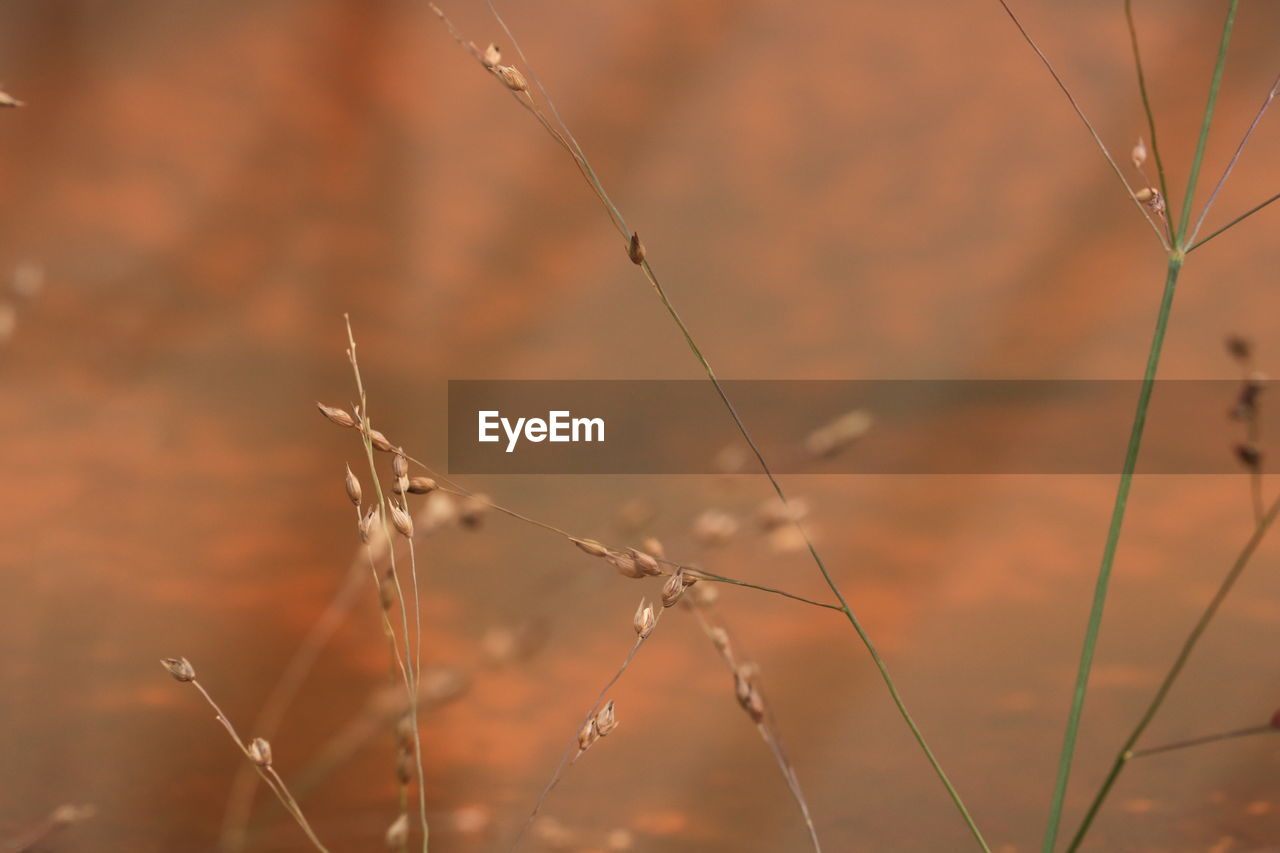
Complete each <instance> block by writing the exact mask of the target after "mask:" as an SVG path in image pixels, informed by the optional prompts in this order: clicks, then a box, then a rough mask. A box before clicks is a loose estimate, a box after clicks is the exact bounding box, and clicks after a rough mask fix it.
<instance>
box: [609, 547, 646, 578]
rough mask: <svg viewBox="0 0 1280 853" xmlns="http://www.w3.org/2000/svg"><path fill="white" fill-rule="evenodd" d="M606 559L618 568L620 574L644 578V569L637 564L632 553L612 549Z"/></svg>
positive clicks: (626, 576)
mask: <svg viewBox="0 0 1280 853" xmlns="http://www.w3.org/2000/svg"><path fill="white" fill-rule="evenodd" d="M605 559H606V560H608V561H609V565H611V566H613V567H614V568H615V569H617V570H618V574H620V575H622V576H623V577H624V578H642V577H644V569H642V568H640V566H638V565H636V561H635V560H634V559H633V558H632V557H631V555H630V554H624V553H622V552H621V551H610V552H609V553H608V554H607V555H605Z"/></svg>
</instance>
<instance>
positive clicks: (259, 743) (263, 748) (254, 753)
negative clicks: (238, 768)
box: [248, 737, 271, 767]
mask: <svg viewBox="0 0 1280 853" xmlns="http://www.w3.org/2000/svg"><path fill="white" fill-rule="evenodd" d="M248 752H249V760H250V761H252V762H253V763H254V764H256V765H258V766H259V767H270V766H271V744H270V743H268V742H267V739H266V738H261V737H256V738H254V739H253V740H251V741H249V749H248Z"/></svg>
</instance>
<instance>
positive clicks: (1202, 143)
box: [1174, 0, 1240, 249]
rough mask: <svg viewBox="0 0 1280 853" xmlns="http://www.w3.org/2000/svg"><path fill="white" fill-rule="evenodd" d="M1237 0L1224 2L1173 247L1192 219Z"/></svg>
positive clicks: (1181, 242) (1181, 243)
mask: <svg viewBox="0 0 1280 853" xmlns="http://www.w3.org/2000/svg"><path fill="white" fill-rule="evenodd" d="M1239 6H1240V0H1230V2H1229V3H1228V5H1227V20H1226V22H1225V23H1224V24H1223V25H1222V40H1221V41H1220V42H1219V43H1218V58H1217V60H1216V61H1215V62H1214V64H1213V78H1212V79H1211V80H1210V81H1209V100H1208V102H1207V103H1206V104H1205V107H1204V120H1203V121H1202V122H1201V123H1200V138H1199V139H1198V140H1197V141H1196V153H1195V155H1194V156H1193V157H1192V158H1191V169H1190V172H1189V173H1188V177H1187V194H1186V196H1185V197H1183V199H1182V215H1181V216H1179V217H1178V231H1177V234H1176V237H1175V239H1174V247H1175V248H1178V249H1181V248H1182V247H1183V246H1184V245H1185V240H1184V238H1185V237H1186V236H1187V226H1188V225H1189V224H1190V222H1191V204H1192V202H1193V201H1194V200H1195V194H1196V184H1197V183H1198V182H1199V180H1200V167H1201V165H1203V163H1204V151H1205V148H1206V147H1208V144H1209V128H1210V127H1211V126H1212V125H1213V109H1214V107H1215V106H1216V105H1217V103H1218V90H1219V88H1221V86H1222V69H1223V67H1224V66H1225V65H1226V64H1227V46H1228V45H1229V44H1230V43H1231V30H1232V29H1233V28H1234V27H1235V23H1236V9H1237V8H1239Z"/></svg>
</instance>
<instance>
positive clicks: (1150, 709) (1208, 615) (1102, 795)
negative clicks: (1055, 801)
mask: <svg viewBox="0 0 1280 853" xmlns="http://www.w3.org/2000/svg"><path fill="white" fill-rule="evenodd" d="M1277 515H1280V498H1278V499H1276V501H1275V502H1274V503H1272V504H1271V508H1270V509H1269V510H1268V511H1267V514H1266V515H1265V516H1263V517H1262V521H1261V522H1260V523H1259V524H1258V526H1257V527H1256V528H1255V529H1254V531H1253V535H1252V536H1250V537H1249V541H1248V542H1247V543H1245V546H1244V548H1243V549H1241V551H1240V553H1239V554H1238V555H1237V556H1236V559H1235V561H1234V562H1233V563H1232V564H1231V568H1230V569H1229V570H1228V571H1227V574H1226V576H1225V577H1224V578H1223V579H1222V583H1221V584H1219V586H1218V589H1217V591H1216V592H1215V593H1214V594H1213V598H1211V599H1210V600H1209V604H1208V605H1207V606H1206V607H1205V609H1204V612H1202V613H1201V614H1200V618H1199V619H1197V620H1196V624H1195V625H1194V626H1193V627H1192V629H1191V632H1190V633H1189V634H1187V638H1186V639H1185V640H1183V642H1182V647H1181V648H1180V649H1179V650H1178V654H1177V656H1176V657H1175V658H1174V660H1173V664H1172V665H1171V666H1170V667H1169V671H1168V672H1167V673H1165V676H1164V679H1163V680H1161V682H1160V686H1159V688H1157V690H1156V692H1155V695H1153V696H1152V697H1151V701H1150V702H1149V703H1148V704H1147V708H1146V710H1145V711H1143V713H1142V716H1141V717H1139V718H1138V723H1137V725H1135V726H1134V727H1133V731H1131V732H1130V733H1129V736H1128V737H1127V738H1125V741H1124V744H1123V745H1122V746H1121V747H1120V750H1119V751H1118V752H1117V753H1116V756H1115V758H1114V760H1113V761H1112V762H1111V769H1110V770H1109V771H1108V773H1107V776H1106V778H1105V779H1104V780H1103V782H1102V786H1101V787H1100V788H1099V789H1098V792H1097V793H1096V794H1095V795H1094V797H1093V801H1092V802H1091V803H1090V804H1089V808H1088V810H1087V811H1086V812H1085V816H1084V819H1083V820H1082V821H1081V822H1080V827H1079V829H1077V830H1076V833H1075V836H1073V837H1072V839H1071V845H1070V846H1069V847H1067V853H1074V851H1075V850H1077V849H1078V848H1079V847H1080V844H1081V842H1082V841H1084V837H1085V835H1086V834H1087V833H1088V831H1089V827H1091V826H1092V825H1093V821H1094V819H1095V818H1096V817H1097V816H1098V811H1099V809H1101V808H1102V804H1103V803H1104V802H1105V801H1106V799H1107V795H1108V794H1110V793H1111V789H1112V787H1113V786H1114V785H1115V783H1116V779H1118V778H1119V777H1120V773H1121V772H1122V771H1123V770H1124V768H1125V765H1126V764H1127V763H1128V762H1129V760H1130V759H1131V758H1133V749H1134V747H1135V746H1136V745H1137V743H1138V739H1139V738H1141V737H1142V735H1143V733H1144V732H1145V731H1146V730H1147V726H1149V725H1151V721H1152V720H1153V719H1155V716H1156V713H1157V712H1159V710H1160V707H1161V706H1162V705H1163V704H1164V701H1165V699H1166V698H1168V696H1169V691H1170V690H1172V689H1173V685H1174V682H1176V681H1177V680H1178V676H1179V675H1181V673H1182V670H1183V668H1184V667H1185V666H1186V665H1187V661H1188V660H1190V658H1191V653H1192V652H1194V651H1195V648H1196V644H1198V643H1199V642H1200V638H1201V637H1202V636H1204V632H1205V631H1206V630H1207V629H1208V627H1209V623H1211V622H1212V621H1213V617H1214V616H1215V615H1217V613H1218V609H1219V608H1221V607H1222V602H1223V601H1225V600H1226V598H1227V595H1228V594H1229V593H1230V592H1231V588H1232V587H1234V586H1235V584H1236V581H1237V580H1239V578H1240V574H1241V573H1242V572H1243V571H1244V569H1245V567H1246V566H1247V565H1248V564H1249V560H1250V559H1251V558H1252V557H1253V554H1254V552H1255V551H1256V550H1258V546H1259V545H1260V544H1261V543H1262V540H1263V538H1264V537H1265V536H1266V534H1267V531H1268V530H1270V529H1271V525H1272V524H1273V523H1274V522H1275V520H1276V516H1277Z"/></svg>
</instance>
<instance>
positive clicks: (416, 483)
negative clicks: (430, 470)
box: [409, 477, 436, 495]
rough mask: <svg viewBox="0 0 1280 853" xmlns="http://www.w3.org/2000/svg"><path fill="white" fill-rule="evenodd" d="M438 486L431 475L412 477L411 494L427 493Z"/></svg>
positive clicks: (410, 479)
mask: <svg viewBox="0 0 1280 853" xmlns="http://www.w3.org/2000/svg"><path fill="white" fill-rule="evenodd" d="M435 487H436V481H435V480H433V479H431V478H430V477H410V478H409V494H411V495H425V494H426V493H427V492H429V491H431V490H432V489H434V488H435Z"/></svg>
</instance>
